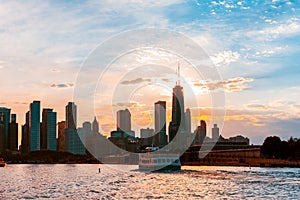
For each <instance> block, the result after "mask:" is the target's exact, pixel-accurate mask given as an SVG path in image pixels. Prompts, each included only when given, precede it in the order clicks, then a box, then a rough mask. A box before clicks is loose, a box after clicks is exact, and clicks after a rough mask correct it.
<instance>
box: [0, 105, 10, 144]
mask: <svg viewBox="0 0 300 200" xmlns="http://www.w3.org/2000/svg"><path fill="white" fill-rule="evenodd" d="M0 117H2V125H3V132H4V136H3V140H2V142H3V149H4V150H5V149H7V148H8V126H9V123H10V109H9V108H4V107H0ZM0 143H1V142H0ZM0 149H1V147H0Z"/></svg>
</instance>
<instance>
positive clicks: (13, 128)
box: [8, 114, 18, 151]
mask: <svg viewBox="0 0 300 200" xmlns="http://www.w3.org/2000/svg"><path fill="white" fill-rule="evenodd" d="M8 130H9V132H8V149H9V150H11V151H17V150H18V123H17V115H16V114H12V115H11V122H10V123H9V127H8Z"/></svg>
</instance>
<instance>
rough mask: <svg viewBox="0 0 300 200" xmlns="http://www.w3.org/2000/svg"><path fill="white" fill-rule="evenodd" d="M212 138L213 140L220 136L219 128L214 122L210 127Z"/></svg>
mask: <svg viewBox="0 0 300 200" xmlns="http://www.w3.org/2000/svg"><path fill="white" fill-rule="evenodd" d="M211 132H212V139H213V140H214V141H218V139H219V136H220V132H219V128H218V125H217V124H214V127H213V128H212V131H211Z"/></svg>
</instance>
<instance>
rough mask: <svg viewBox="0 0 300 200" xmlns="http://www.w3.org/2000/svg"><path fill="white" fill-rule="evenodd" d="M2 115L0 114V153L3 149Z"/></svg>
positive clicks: (3, 130)
mask: <svg viewBox="0 0 300 200" xmlns="http://www.w3.org/2000/svg"><path fill="white" fill-rule="evenodd" d="M4 127H5V126H4V116H3V115H0V154H1V153H2V152H4V150H5V129H4Z"/></svg>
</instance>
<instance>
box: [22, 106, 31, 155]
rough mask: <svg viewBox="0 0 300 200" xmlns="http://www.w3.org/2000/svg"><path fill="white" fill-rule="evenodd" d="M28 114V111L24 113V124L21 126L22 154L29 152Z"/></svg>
mask: <svg viewBox="0 0 300 200" xmlns="http://www.w3.org/2000/svg"><path fill="white" fill-rule="evenodd" d="M29 113H30V111H28V112H27V113H26V116H25V124H24V125H23V126H22V141H21V147H22V149H21V150H22V153H28V152H29V150H30V145H29V143H30V137H29Z"/></svg>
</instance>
